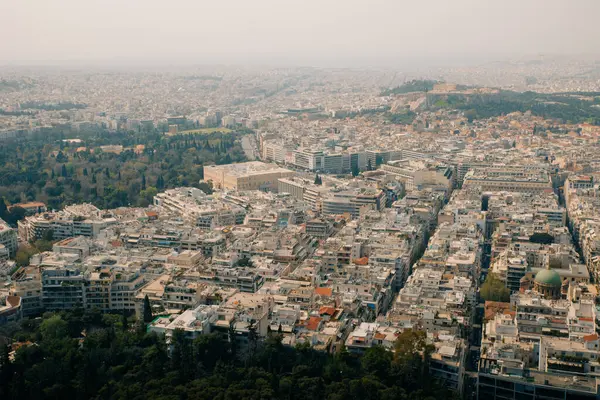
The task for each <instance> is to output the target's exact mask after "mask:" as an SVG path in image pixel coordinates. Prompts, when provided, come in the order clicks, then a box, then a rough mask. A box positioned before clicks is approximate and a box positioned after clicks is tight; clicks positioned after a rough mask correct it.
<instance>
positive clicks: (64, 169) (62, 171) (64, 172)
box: [60, 164, 67, 178]
mask: <svg viewBox="0 0 600 400" xmlns="http://www.w3.org/2000/svg"><path fill="white" fill-rule="evenodd" d="M60 175H61V176H62V177H63V178H66V177H67V166H66V165H65V164H63V165H62V167H61V168H60Z"/></svg>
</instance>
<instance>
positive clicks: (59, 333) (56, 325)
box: [40, 315, 68, 340]
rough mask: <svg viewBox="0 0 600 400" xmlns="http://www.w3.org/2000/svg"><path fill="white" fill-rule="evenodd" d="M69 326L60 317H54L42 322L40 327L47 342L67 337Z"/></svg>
mask: <svg viewBox="0 0 600 400" xmlns="http://www.w3.org/2000/svg"><path fill="white" fill-rule="evenodd" d="M67 326H68V325H67V323H66V322H65V321H64V320H63V319H62V318H61V317H60V315H53V316H52V317H50V318H48V319H46V320H44V321H43V322H42V324H41V325H40V332H41V333H42V337H43V338H44V339H45V340H48V339H50V340H51V339H61V338H64V337H65V336H67V333H68V329H67Z"/></svg>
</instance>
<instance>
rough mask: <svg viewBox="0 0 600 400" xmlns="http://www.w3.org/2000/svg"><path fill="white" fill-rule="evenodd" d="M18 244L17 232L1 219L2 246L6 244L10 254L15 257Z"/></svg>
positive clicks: (0, 241) (0, 242) (0, 235)
mask: <svg viewBox="0 0 600 400" xmlns="http://www.w3.org/2000/svg"><path fill="white" fill-rule="evenodd" d="M18 245H19V243H18V240H17V232H16V231H15V230H14V229H13V228H11V227H10V226H9V225H8V224H7V223H6V222H4V221H3V220H2V219H0V246H4V249H6V252H7V253H8V256H10V257H14V256H15V254H16V253H17V247H18Z"/></svg>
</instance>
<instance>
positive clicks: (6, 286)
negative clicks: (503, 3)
mask: <svg viewBox="0 0 600 400" xmlns="http://www.w3.org/2000/svg"><path fill="white" fill-rule="evenodd" d="M181 17H182V18H183V20H185V16H181ZM382 18H383V17H382ZM92 19H93V18H92ZM190 29H191V28H190ZM191 31H192V30H190V32H191ZM589 39H590V38H588V40H589ZM306 40H307V41H308V39H306ZM423 40H425V39H423ZM157 46H158V45H157ZM300 47H301V46H300ZM7 54H8V53H7ZM1 60H2V59H1V58H0V61H1ZM176 61H177V60H173V63H172V64H171V63H169V64H168V65H166V64H162V65H152V64H151V63H148V65H141V66H124V65H114V66H112V65H105V66H101V65H90V66H81V65H75V64H74V65H71V66H60V65H56V66H43V65H38V64H35V63H34V64H31V65H20V64H19V63H7V64H6V65H3V64H2V63H1V62H0V399H2V400H4V399H7V400H8V399H78V400H79V399H82V400H83V399H98V400H100V399H164V400H192V399H206V400H208V399H220V400H226V399H227V400H229V399H331V400H333V399H340V400H341V399H361V400H362V399H410V400H430V399H466V400H471V399H490V400H492V399H509V400H511V399H512V400H521V399H525V400H537V399H565V400H566V399H577V400H579V399H582V400H584V399H600V336H599V335H600V292H599V289H600V67H599V66H600V63H599V61H598V60H597V58H594V57H592V56H575V55H572V56H569V55H565V56H559V55H537V56H528V57H525V56H520V57H512V58H503V61H493V62H492V61H490V62H482V63H472V64H469V63H467V62H464V63H461V64H460V66H459V65H451V64H448V65H446V66H436V65H437V64H435V63H431V64H430V65H420V66H419V67H416V66H410V67H409V66H407V67H406V68H393V67H388V66H381V67H353V68H341V67H340V68H333V67H330V68H328V67H293V66H280V67H275V66H258V65H256V66H254V65H252V63H247V64H243V63H240V64H239V65H238V66H235V65H233V64H232V65H214V66H211V65H208V64H202V65H200V64H198V65H195V64H194V65H191V64H190V63H187V64H186V63H182V65H181V66H177V62H176ZM183 64H185V65H183ZM425 64H426V63H425ZM407 65H408V64H407Z"/></svg>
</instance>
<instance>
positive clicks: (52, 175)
mask: <svg viewBox="0 0 600 400" xmlns="http://www.w3.org/2000/svg"><path fill="white" fill-rule="evenodd" d="M50 171H52V173H51V174H50V179H54V168H53V169H51V170H50Z"/></svg>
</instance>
